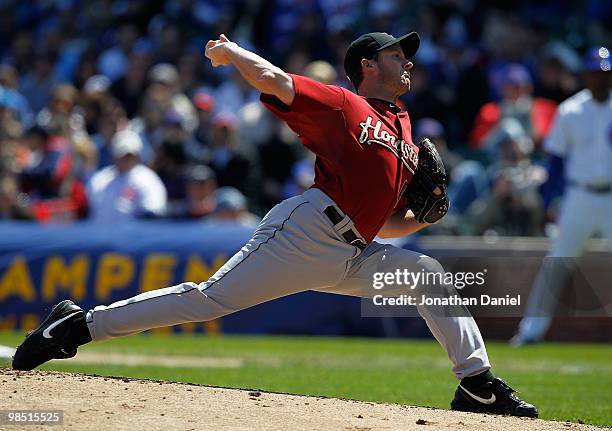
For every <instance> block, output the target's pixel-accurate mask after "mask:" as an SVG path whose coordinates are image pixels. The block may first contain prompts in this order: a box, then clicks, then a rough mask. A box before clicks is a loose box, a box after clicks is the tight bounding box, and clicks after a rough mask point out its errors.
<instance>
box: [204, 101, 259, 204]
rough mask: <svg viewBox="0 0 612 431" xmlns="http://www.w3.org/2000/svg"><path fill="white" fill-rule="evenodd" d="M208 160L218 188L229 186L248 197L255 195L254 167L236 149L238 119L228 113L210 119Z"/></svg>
mask: <svg viewBox="0 0 612 431" xmlns="http://www.w3.org/2000/svg"><path fill="white" fill-rule="evenodd" d="M211 126H212V130H211V141H210V158H209V161H208V163H207V164H208V165H209V166H210V167H211V168H212V169H213V171H215V174H216V176H217V181H218V182H219V185H220V186H222V187H223V186H231V187H235V188H237V189H238V190H240V191H241V192H242V193H244V194H246V195H247V196H249V195H251V196H252V195H254V194H255V190H254V188H255V184H254V176H255V166H254V163H253V161H252V160H250V159H249V158H247V157H246V156H245V155H244V154H242V153H241V152H240V151H239V150H237V149H236V132H237V127H238V119H237V118H236V116H235V115H233V114H231V113H229V112H220V113H218V114H216V115H215V116H214V117H213V119H212V124H211Z"/></svg>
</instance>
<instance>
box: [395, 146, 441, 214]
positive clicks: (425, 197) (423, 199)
mask: <svg viewBox="0 0 612 431" xmlns="http://www.w3.org/2000/svg"><path fill="white" fill-rule="evenodd" d="M417 146H418V147H419V164H418V166H417V169H416V172H415V174H414V176H413V177H412V181H411V182H410V185H409V186H408V189H407V190H406V196H407V198H408V205H409V207H410V209H411V210H412V212H413V213H414V215H415V218H416V220H417V221H418V222H419V223H435V222H437V221H438V220H440V219H441V218H442V217H444V216H445V215H446V213H447V212H448V206H449V202H448V193H447V190H446V186H447V185H448V176H447V175H446V169H444V164H443V163H442V158H441V157H440V154H438V150H436V147H435V146H434V144H432V143H431V141H430V140H429V139H428V138H425V139H423V140H422V141H421V142H419V143H418V145H417ZM436 187H438V188H439V189H440V190H441V193H438V194H436Z"/></svg>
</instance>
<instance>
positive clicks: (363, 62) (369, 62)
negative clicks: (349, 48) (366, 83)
mask: <svg viewBox="0 0 612 431" xmlns="http://www.w3.org/2000/svg"><path fill="white" fill-rule="evenodd" d="M361 65H362V66H363V67H365V68H368V69H371V68H373V67H374V63H372V60H368V59H367V58H362V59H361Z"/></svg>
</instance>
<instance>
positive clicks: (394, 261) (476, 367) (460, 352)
mask: <svg viewBox="0 0 612 431" xmlns="http://www.w3.org/2000/svg"><path fill="white" fill-rule="evenodd" d="M398 269H400V270H402V271H403V270H404V269H407V270H408V271H410V272H414V273H420V272H423V271H424V272H437V273H439V272H443V271H444V270H443V268H442V265H440V263H439V262H438V261H437V260H435V259H433V258H431V257H429V256H425V255H422V254H420V253H416V252H414V251H410V250H405V249H401V248H397V247H394V246H392V245H384V244H379V243H377V242H373V243H371V244H370V245H368V247H367V248H366V249H365V250H364V251H363V252H362V254H361V255H360V256H358V257H357V258H356V259H355V260H354V262H353V264H352V266H351V268H350V270H349V273H348V274H347V277H346V278H345V279H344V281H342V282H341V283H340V284H338V285H337V286H333V287H328V288H324V289H319V290H320V291H322V292H333V293H338V294H343V295H351V296H360V297H366V298H371V297H372V296H373V295H375V294H377V293H381V292H382V293H384V295H385V296H394V295H401V294H410V293H411V291H410V290H409V289H407V288H405V287H404V286H402V287H400V288H399V289H398V290H397V291H396V292H393V293H391V292H389V291H388V290H383V291H376V290H374V289H373V287H372V282H373V274H374V273H375V272H393V273H395V271H396V270H398ZM385 289H386V288H385ZM443 289H444V291H445V295H452V294H453V293H456V291H455V289H454V287H453V286H448V285H446V286H443ZM417 291H418V289H416V290H414V291H412V293H413V294H414V293H415V292H417ZM423 292H426V289H424V290H423ZM418 303H419V301H417V304H418ZM417 310H418V312H419V314H420V315H421V316H422V317H423V319H425V322H426V323H427V326H428V327H429V329H430V331H431V333H432V334H433V336H434V337H435V338H436V340H438V342H439V343H440V345H442V347H443V348H444V350H445V351H446V353H447V354H448V357H449V359H450V360H451V362H452V364H453V372H454V373H455V376H456V377H457V378H458V379H462V378H464V377H468V376H471V375H475V374H479V373H481V372H483V371H486V370H488V369H489V368H491V365H490V363H489V358H488V355H487V350H486V348H485V344H484V341H483V339H482V335H481V334H480V330H479V329H478V325H476V322H475V321H474V319H473V317H472V316H471V315H470V314H469V312H468V311H467V310H465V313H461V314H458V313H457V314H455V313H454V312H453V311H451V310H450V309H447V308H445V307H441V306H431V305H417Z"/></svg>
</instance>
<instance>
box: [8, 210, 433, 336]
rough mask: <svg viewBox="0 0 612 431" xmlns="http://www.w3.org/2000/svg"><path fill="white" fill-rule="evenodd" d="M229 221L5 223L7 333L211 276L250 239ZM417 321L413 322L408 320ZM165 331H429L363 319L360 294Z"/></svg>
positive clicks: (290, 300)
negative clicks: (67, 309)
mask: <svg viewBox="0 0 612 431" xmlns="http://www.w3.org/2000/svg"><path fill="white" fill-rule="evenodd" d="M251 234H252V229H250V228H245V227H243V226H239V225H234V224H229V223H223V222H204V223H202V222H183V223H166V222H158V221H143V222H134V223H131V224H120V225H117V226H98V225H91V224H88V223H77V224H73V225H66V226H58V225H55V226H41V225H37V224H31V223H27V222H23V223H17V222H1V223H0V330H14V329H23V330H29V329H32V328H34V327H36V326H37V325H38V324H39V323H40V319H41V317H44V315H45V314H46V313H47V311H48V310H49V309H50V307H51V306H52V305H53V304H55V303H57V302H58V301H60V300H62V299H66V298H69V299H73V300H75V302H77V303H79V304H80V305H81V306H82V307H83V308H87V309H89V308H93V307H94V306H96V305H99V304H110V303H112V302H114V301H117V300H120V299H124V298H128V297H131V296H134V295H137V294H138V293H141V292H144V291H147V290H153V289H158V288H161V287H166V286H171V285H173V284H178V283H180V282H182V281H194V282H201V281H204V280H206V279H208V277H210V276H211V275H212V274H213V273H214V272H215V271H216V270H217V269H218V268H219V267H220V266H221V265H223V263H224V262H225V261H226V260H227V259H229V258H230V257H231V256H232V255H233V254H234V253H235V252H236V251H238V250H239V249H240V247H241V246H242V245H243V244H244V243H245V242H246V241H247V240H248V239H249V238H250V236H251ZM407 320H409V321H407ZM155 331H157V332H171V331H172V332H200V331H204V332H210V333H219V332H224V333H250V334H257V333H262V334H263V333H273V334H313V335H319V334H323V335H366V336H367V335H369V336H382V335H393V336H401V335H412V336H415V335H417V336H418V335H426V334H427V330H426V328H425V326H424V323H423V322H422V321H420V320H419V319H404V322H402V324H401V325H399V324H398V322H397V321H396V320H393V319H378V318H361V317H360V303H359V299H357V298H350V297H346V296H340V295H330V294H324V293H316V292H304V293H301V294H297V295H292V296H288V297H285V298H280V299H277V300H274V301H271V302H268V303H265V304H261V305H258V306H255V307H252V308H250V309H247V310H243V311H241V312H239V313H235V314H233V315H230V316H225V317H223V318H221V319H218V320H216V321H213V322H208V323H195V324H185V325H178V326H177V327H174V328H161V329H157V330H155Z"/></svg>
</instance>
